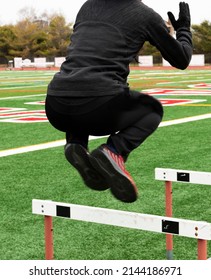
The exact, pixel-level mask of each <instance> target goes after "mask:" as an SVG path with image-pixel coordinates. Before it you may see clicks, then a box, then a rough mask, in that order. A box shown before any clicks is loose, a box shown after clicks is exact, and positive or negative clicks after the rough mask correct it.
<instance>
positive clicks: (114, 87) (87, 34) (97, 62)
mask: <svg viewBox="0 0 211 280" xmlns="http://www.w3.org/2000/svg"><path fill="white" fill-rule="evenodd" d="M156 29H158V30H159V29H160V30H162V32H159V34H156ZM163 29H164V30H163ZM165 34H168V29H167V27H166V26H165V24H164V21H163V20H162V18H161V17H160V16H159V15H158V14H157V13H155V12H154V10H152V9H151V8H149V7H147V6H146V5H145V4H144V3H142V2H141V1H140V0H130V1H128V0H88V1H87V2H85V4H84V5H83V6H82V8H81V9H80V11H79V13H78V15H77V18H76V22H75V25H74V32H73V35H72V37H71V44H70V46H69V48H68V51H67V59H66V61H65V62H64V63H63V65H62V67H61V72H60V73H58V74H57V75H56V76H55V80H54V81H52V83H51V84H50V86H49V93H50V94H51V95H56V94H58V91H59V96H99V95H100V96H105V95H115V94H117V93H119V92H122V91H124V90H125V88H127V77H128V74H129V64H130V62H132V61H133V60H134V59H135V58H136V56H137V53H138V52H139V50H140V49H141V47H142V46H143V44H144V42H145V41H147V40H149V41H151V42H152V43H154V44H156V43H158V45H160V42H159V40H161V41H162V40H164V39H166V38H162V36H163V37H165ZM158 36H159V37H158ZM169 36H170V35H169ZM157 37H158V38H157ZM174 41H175V40H172V42H174ZM163 45H164V43H163ZM165 45H168V42H166V43H165ZM169 48H172V46H171V45H170V46H169ZM161 51H162V50H161ZM174 61H177V58H174V59H173V61H172V63H173V62H174ZM55 92H56V93H55Z"/></svg>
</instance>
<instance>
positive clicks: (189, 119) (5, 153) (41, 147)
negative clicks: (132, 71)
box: [0, 113, 211, 157]
mask: <svg viewBox="0 0 211 280" xmlns="http://www.w3.org/2000/svg"><path fill="white" fill-rule="evenodd" d="M210 118H211V113H210V114H204V115H199V116H193V117H187V118H181V119H176V120H171V121H164V122H162V123H161V124H160V125H159V127H165V126H171V125H176V124H182V123H188V122H193V121H199V120H205V119H210ZM104 137H107V136H103V137H94V136H91V137H90V140H94V139H98V138H104ZM64 145H65V140H58V141H53V142H48V143H43V144H37V145H31V146H25V147H20V148H14V149H8V150H3V151H0V157H7V156H11V155H17V154H22V153H28V152H33V151H39V150H45V149H49V148H55V147H60V146H64Z"/></svg>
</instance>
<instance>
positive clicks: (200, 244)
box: [198, 239, 207, 260]
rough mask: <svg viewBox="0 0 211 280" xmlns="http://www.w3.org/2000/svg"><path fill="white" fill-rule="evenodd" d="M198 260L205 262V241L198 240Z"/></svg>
mask: <svg viewBox="0 0 211 280" xmlns="http://www.w3.org/2000/svg"><path fill="white" fill-rule="evenodd" d="M198 260H207V240H203V239H198Z"/></svg>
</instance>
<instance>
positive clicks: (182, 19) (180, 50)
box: [148, 2, 193, 69]
mask: <svg viewBox="0 0 211 280" xmlns="http://www.w3.org/2000/svg"><path fill="white" fill-rule="evenodd" d="M168 16H169V19H170V21H171V24H172V25H173V27H174V29H175V31H176V39H175V38H173V37H172V36H171V35H170V34H169V30H168V28H167V26H166V25H165V22H164V21H163V19H162V18H161V17H160V16H159V15H158V14H156V15H155V18H154V20H152V21H151V22H150V24H149V26H148V30H149V31H148V39H149V42H150V43H151V44H152V45H154V46H155V47H156V48H157V49H158V50H159V51H160V52H161V55H162V56H163V58H164V59H165V60H167V61H168V62H169V63H170V64H171V65H172V66H173V67H176V68H178V69H186V68H187V67H188V65H189V63H190V60H191V57H192V52H193V45H192V34H191V31H190V12H189V6H188V4H186V3H184V2H181V3H180V13H179V18H178V20H175V18H174V15H173V14H172V13H171V12H168Z"/></svg>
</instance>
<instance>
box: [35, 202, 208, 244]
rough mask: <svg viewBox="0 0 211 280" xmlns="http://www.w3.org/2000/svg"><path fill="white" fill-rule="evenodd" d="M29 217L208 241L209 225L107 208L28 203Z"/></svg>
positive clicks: (56, 203)
mask: <svg viewBox="0 0 211 280" xmlns="http://www.w3.org/2000/svg"><path fill="white" fill-rule="evenodd" d="M32 213H33V214H38V215H43V216H51V217H61V218H67V219H72V220H77V221H85V222H93V223H99V224H105V225H113V226H119V227H126V228H132V229H139V230H146V231H152V232H157V233H171V234H174V235H181V236H186V237H191V238H196V239H204V240H211V224H210V223H207V222H201V221H192V220H185V219H176V218H169V217H162V216H157V215H148V214H140V213H135V212H127V211H119V210H113V209H107V208H98V207H91V206H84V205H76V204H68V203H61V202H54V201H49V200H37V199H33V200H32Z"/></svg>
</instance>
